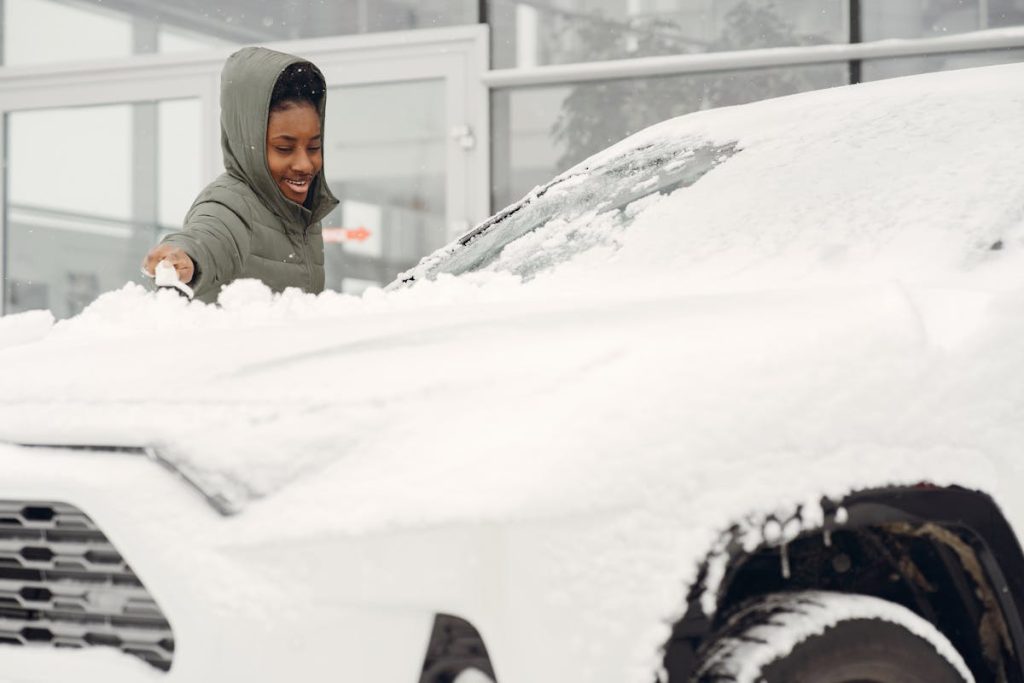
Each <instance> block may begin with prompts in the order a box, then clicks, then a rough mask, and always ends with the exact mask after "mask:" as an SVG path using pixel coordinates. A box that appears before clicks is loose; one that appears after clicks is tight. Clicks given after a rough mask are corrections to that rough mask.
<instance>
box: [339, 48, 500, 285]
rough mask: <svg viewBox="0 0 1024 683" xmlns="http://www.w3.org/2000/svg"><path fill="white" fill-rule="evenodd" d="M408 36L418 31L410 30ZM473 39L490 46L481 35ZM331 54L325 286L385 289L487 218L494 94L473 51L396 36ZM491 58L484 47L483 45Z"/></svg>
mask: <svg viewBox="0 0 1024 683" xmlns="http://www.w3.org/2000/svg"><path fill="white" fill-rule="evenodd" d="M409 35H412V34H409ZM477 35H478V40H477V41H476V42H475V43H474V44H473V47H477V48H483V49H486V46H485V45H484V44H483V42H482V38H483V37H484V36H485V35H486V34H483V33H479V32H478V33H477ZM377 47H378V49H376V50H373V51H370V53H369V54H367V53H366V52H364V51H359V52H353V53H347V54H345V55H339V59H338V60H337V61H333V62H332V61H331V60H330V59H327V60H326V61H325V63H324V64H323V65H322V66H321V68H322V69H323V71H324V74H325V76H326V77H327V80H328V96H327V120H326V121H325V124H324V139H325V142H324V150H325V157H324V169H325V173H326V176H327V181H328V184H329V185H330V187H331V190H332V191H333V192H334V194H335V195H336V196H337V197H338V199H339V200H340V201H341V204H340V205H339V206H338V208H337V209H336V210H335V211H334V212H332V213H331V215H329V216H328V217H327V218H326V219H325V221H324V252H325V253H324V260H325V270H326V286H327V288H328V289H334V290H338V291H343V292H349V293H358V292H361V291H362V290H364V289H366V288H367V287H370V286H383V285H386V284H388V283H389V282H391V281H392V280H394V279H395V276H396V275H398V274H399V273H400V272H402V271H404V270H408V269H409V268H411V267H413V266H414V265H416V263H418V262H419V260H420V259H421V258H423V257H424V256H426V255H427V254H429V253H431V252H433V251H434V250H436V249H438V248H440V247H442V246H444V245H445V244H446V243H447V242H448V241H450V240H451V239H454V238H455V237H457V236H458V235H459V234H460V233H461V232H463V231H464V230H466V229H467V228H468V227H470V225H471V224H472V223H473V222H475V221H479V220H482V219H483V218H485V217H486V214H487V208H488V207H487V196H488V187H487V180H486V177H487V162H486V152H487V144H488V143H487V139H486V138H487V123H486V122H487V118H486V106H487V101H488V100H487V95H486V90H485V88H484V86H483V85H482V84H480V83H479V82H478V81H477V82H472V81H470V80H469V79H470V78H473V75H474V74H477V73H479V71H478V70H479V69H483V68H484V65H483V64H479V63H476V62H475V61H474V60H475V59H476V58H477V54H476V53H475V52H474V51H473V50H472V49H470V50H454V51H452V50H447V49H438V47H439V46H437V45H436V44H435V45H420V46H417V45H409V44H407V43H402V42H395V43H392V44H389V45H378V46H377ZM483 54H484V55H486V53H483Z"/></svg>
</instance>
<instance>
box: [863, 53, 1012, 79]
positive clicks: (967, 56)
mask: <svg viewBox="0 0 1024 683" xmlns="http://www.w3.org/2000/svg"><path fill="white" fill-rule="evenodd" d="M1021 61H1024V50H987V51H982V52H959V53H956V54H949V55H927V56H923V57H900V58H894V59H869V60H865V61H864V62H863V63H862V66H861V79H862V80H864V81H878V80H881V79H883V78H894V77H897V76H912V75H914V74H923V73H930V72H932V71H952V70H953V69H969V68H971V67H975V66H991V65H993V64H1012V63H1016V62H1021Z"/></svg>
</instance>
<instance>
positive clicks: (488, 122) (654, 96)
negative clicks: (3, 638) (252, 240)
mask: <svg viewBox="0 0 1024 683" xmlns="http://www.w3.org/2000/svg"><path fill="white" fill-rule="evenodd" d="M0 19H2V24H0V55H2V59H3V65H2V66H0V115H2V133H3V134H2V135H0V154H2V156H3V159H4V166H3V169H4V183H3V185H2V187H0V200H2V207H3V210H2V214H0V236H2V241H0V275H2V279H0V283H2V284H0V300H2V303H3V309H2V310H3V312H4V313H14V312H19V311H24V310H29V309H34V308H49V309H51V310H53V311H54V313H55V314H56V315H58V316H59V317H65V316H69V315H73V314H75V313H77V312H79V311H80V310H81V309H82V308H83V307H84V306H86V305H88V303H89V302H91V301H92V300H93V299H94V298H95V297H96V296H97V295H99V294H100V293H102V292H104V291H107V290H110V289H114V288H118V287H120V286H122V285H123V284H124V283H125V282H127V281H139V282H141V281H143V278H142V276H141V274H140V272H139V263H140V261H141V258H142V256H143V254H144V253H145V252H146V250H147V249H148V248H149V247H150V246H151V245H153V244H154V243H155V242H156V241H157V240H158V239H159V237H160V235H161V234H163V233H165V232H166V231H169V230H173V229H175V228H177V227H179V226H180V224H181V221H182V218H183V216H184V214H185V212H186V211H187V209H188V208H189V205H190V203H191V201H192V199H193V198H194V196H195V194H196V193H197V192H198V191H199V189H200V188H201V187H202V186H203V185H204V184H205V183H206V182H208V181H209V180H210V179H212V178H213V177H214V176H215V175H216V174H217V173H219V172H220V170H221V165H220V164H221V160H220V145H219V124H218V114H219V112H218V96H219V72H220V67H221V65H222V64H223V61H224V59H225V58H226V57H227V55H229V54H230V53H231V52H232V51H233V50H234V49H236V48H237V47H238V46H240V45H250V44H259V45H266V46H269V47H275V48H278V49H282V50H285V51H289V52H293V53H296V54H300V55H303V56H305V57H308V58H309V59H311V60H313V61H314V62H316V63H317V64H318V65H319V66H320V67H321V68H322V69H323V71H324V73H325V75H326V77H327V79H328V86H329V96H328V118H327V121H326V124H325V136H326V142H325V168H326V171H327V176H328V180H329V183H330V185H331V187H332V189H333V190H334V192H335V194H336V195H337V196H338V197H339V198H340V199H341V200H342V203H341V205H340V206H339V207H338V209H337V210H336V211H335V212H334V213H332V214H331V215H330V216H329V217H328V219H327V220H326V222H325V227H326V230H325V237H326V241H327V244H326V251H327V253H326V268H327V278H328V283H327V285H328V287H329V288H332V289H337V290H342V291H352V292H357V291H360V290H361V289H363V288H365V287H367V286H370V285H380V284H385V283H387V282H389V281H390V280H391V279H392V278H393V277H394V275H395V274H396V273H398V272H400V271H401V270H404V269H406V268H408V267H410V266H412V265H413V264H415V263H416V262H417V261H418V260H419V258H420V257H421V256H423V255H425V254H426V253H429V252H430V251H432V250H434V249H436V248H437V247H439V246H441V245H442V244H444V243H445V242H446V241H448V240H449V239H451V238H452V237H453V236H455V235H457V234H458V233H460V232H462V231H463V230H465V229H467V228H469V227H471V226H472V225H473V224H474V223H475V222H477V221H479V220H481V219H483V218H485V217H486V216H487V215H488V214H490V213H491V212H492V211H494V210H497V209H500V208H501V207H502V206H505V205H507V204H508V203H510V202H512V201H515V200H516V199H518V198H519V197H520V196H522V195H524V194H525V193H527V192H529V190H530V189H531V188H532V187H534V186H535V185H538V184H540V183H542V182H544V181H546V180H547V179H549V178H550V177H551V176H553V175H554V174H555V173H557V172H559V171H562V170H564V169H566V168H568V167H569V166H571V165H573V164H575V163H577V162H579V161H581V160H582V159H584V158H586V157H587V156H589V155H590V154H592V153H594V152H596V151H598V150H600V149H602V148H604V147H605V146H607V145H609V144H611V143H613V142H615V141H617V140H619V139H621V138H622V137H624V136H626V135H628V134H630V133H633V132H635V131H637V130H640V129H641V128H644V127H646V126H648V125H650V124H652V123H656V122H658V121H660V120H663V119H666V118H669V117H672V116H678V115H681V114H685V113H688V112H691V111H696V110H700V109H707V108H711V107H718V106H725V105H730V104H739V103H744V102H750V101H753V100H758V99H763V98H767V97H775V96H779V95H786V94H791V93H796V92H801V91H806V90H813V89H817V88H825V87H831V86H836V85H842V84H847V83H858V82H862V81H871V80H877V79H882V78H891V77H896V76H902V75H909V74H914V73H921V72H928V71H939V70H944V69H955V68H963V67H968V66H979V65H985V64H997V63H1005V62H1013V61H1020V60H1024V0H283V1H282V0H0Z"/></svg>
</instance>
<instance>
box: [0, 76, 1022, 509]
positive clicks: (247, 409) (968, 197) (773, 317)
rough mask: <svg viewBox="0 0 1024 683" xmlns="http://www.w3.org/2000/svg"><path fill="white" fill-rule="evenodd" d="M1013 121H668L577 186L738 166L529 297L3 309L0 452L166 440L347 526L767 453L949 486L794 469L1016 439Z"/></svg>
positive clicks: (948, 108)
mask: <svg viewBox="0 0 1024 683" xmlns="http://www.w3.org/2000/svg"><path fill="white" fill-rule="evenodd" d="M1022 104H1024V68H1022V67H1021V66H1020V65H1015V66H1010V67H997V68H989V69H983V70H972V71H970V72H962V73H954V74H939V75H933V76H926V77H920V78H915V79H903V80H900V81H893V82H886V83H878V84H870V85H866V86H858V87H853V88H843V89H835V90H832V91H826V92H818V93H810V94H806V95H800V96H794V97H790V98H783V99H779V100H773V101H768V102H762V103H757V104H754V105H748V106H744V107H735V108H729V109H724V110H719V111H710V112H702V113H699V114H696V115H692V116H688V117H683V118H681V119H677V120H674V121H670V122H666V123H664V124H661V125H659V126H655V127H653V128H651V129H649V130H647V131H644V132H642V133H639V134H638V135H636V136H634V137H633V138H630V139H629V140H626V141H624V142H623V143H620V144H619V145H616V146H615V147H613V148H611V149H610V150H608V151H607V152H604V153H602V154H599V155H598V156H597V157H595V158H593V159H591V160H588V161H587V162H584V163H583V164H581V165H580V166H579V167H577V168H576V169H573V171H571V172H570V173H572V174H573V177H574V178H575V180H573V182H574V183H579V182H583V181H584V180H585V175H586V169H587V168H588V167H594V166H596V165H600V164H602V163H605V162H606V161H607V160H609V159H613V158H615V157H616V155H621V154H623V153H627V152H629V150H633V149H638V148H641V147H644V146H646V145H649V144H653V143H655V142H657V141H658V140H664V139H666V138H675V137H686V138H690V137H692V138H694V139H703V140H711V141H714V142H718V143H721V144H733V143H735V144H736V146H737V149H738V150H739V151H737V152H736V153H735V154H734V155H733V156H732V157H731V158H729V159H728V160H725V161H724V162H723V163H721V164H720V165H718V166H717V167H715V168H713V169H712V170H710V171H709V172H708V173H707V174H706V175H705V176H704V177H703V178H701V179H700V180H699V181H697V182H696V184H694V185H692V186H690V187H685V188H682V189H680V190H678V191H675V192H673V193H671V194H669V195H667V196H664V197H660V198H658V199H657V200H655V201H644V202H643V203H642V205H641V206H639V207H637V208H635V209H633V213H634V214H635V216H634V217H635V220H634V222H633V224H632V226H631V227H630V228H629V230H628V231H626V233H625V234H624V235H623V237H622V239H621V241H619V242H617V243H616V245H615V247H614V248H608V249H604V248H598V249H597V250H595V251H593V252H590V253H588V254H586V255H585V258H578V259H574V260H572V261H569V262H567V263H565V264H563V265H562V266H561V267H558V268H555V269H554V270H552V271H549V272H547V273H546V274H544V275H543V276H539V277H537V278H535V279H533V280H532V281H530V282H528V283H522V282H520V281H519V279H518V278H516V277H514V276H513V275H510V274H508V273H506V272H503V271H502V270H501V269H500V268H498V269H494V270H488V271H485V272H480V273H471V274H468V275H465V276H462V277H459V278H451V277H441V278H439V279H438V280H437V281H435V282H420V283H418V284H417V285H416V286H413V287H411V288H409V289H405V290H401V291H392V292H386V293H383V292H380V291H379V290H372V291H370V292H368V293H367V294H366V295H364V296H362V297H359V298H357V297H350V296H342V295H337V294H334V293H325V294H323V295H321V296H319V297H312V296H307V295H301V294H298V293H296V292H286V293H285V294H284V295H281V296H271V295H270V293H269V291H268V290H266V289H265V288H263V287H262V286H260V285H258V284H256V283H252V282H240V283H236V284H235V285H233V286H232V287H229V288H227V289H226V290H225V292H224V294H223V296H222V298H221V304H222V306H221V307H219V308H218V307H213V306H204V305H202V304H199V303H192V304H186V303H185V302H184V301H183V300H181V299H179V298H177V297H176V295H173V294H168V293H165V292H161V293H156V294H153V293H147V292H145V291H144V290H143V289H141V288H140V287H137V286H131V285H129V286H126V287H125V288H124V289H123V290H120V291H117V292H113V293H110V294H108V295H105V296H104V297H101V298H100V299H99V300H98V301H97V302H96V303H94V304H93V305H92V306H91V307H90V308H89V309H87V311H86V312H85V313H84V314H82V315H81V316H79V317H78V318H75V319H72V320H69V321H62V322H59V323H57V324H56V325H52V326H51V321H50V320H49V319H48V318H46V316H45V315H36V316H34V317H29V316H26V317H21V316H15V317H13V318H8V319H5V320H4V321H3V323H2V324H0V347H3V346H7V347H8V348H6V349H5V350H0V373H2V374H0V376H2V377H3V380H2V384H0V440H4V439H6V440H10V441H16V442H42V443H50V444H52V443H59V442H67V443H92V444H103V443H113V444H121V445H132V444H147V445H155V446H157V447H158V448H160V449H161V452H162V453H164V454H165V456H166V457H168V458H170V459H172V460H177V461H178V462H181V463H183V464H185V465H187V466H189V468H190V469H192V470H196V471H199V472H204V473H206V476H207V477H208V478H209V479H210V481H212V482H213V483H214V485H216V486H217V487H219V488H221V489H224V490H226V491H228V492H229V493H230V495H231V497H232V498H233V499H236V500H239V501H242V502H244V501H248V500H255V499H268V498H274V497H278V498H294V499H295V500H294V501H293V502H294V503H296V504H302V501H303V500H304V499H306V500H320V499H322V497H323V496H328V495H330V498H331V499H336V498H337V497H338V496H341V497H342V500H343V502H342V503H338V504H340V505H344V506H345V508H346V514H345V515H339V516H338V517H337V518H333V519H332V520H331V522H330V523H331V524H337V525H342V526H345V525H347V526H348V527H350V528H360V527H361V526H371V527H372V526H376V525H381V524H383V525H387V524H394V523H399V524H403V523H421V522H423V521H424V520H428V519H429V520H433V521H437V520H443V519H447V518H453V517H457V518H466V517H470V518H479V517H488V516H497V517H500V516H502V515H508V514H540V513H541V512H542V511H544V510H547V511H559V510H561V511H565V510H574V509H580V508H587V507H588V506H591V505H593V504H594V501H597V500H600V501H602V504H618V503H619V502H621V503H623V504H630V501H636V500H644V499H645V498H646V497H647V492H646V488H645V487H646V486H647V484H645V482H647V479H645V477H647V476H649V477H651V478H652V479H657V480H659V481H660V480H663V479H664V478H663V477H662V476H661V475H659V474H658V472H659V470H660V469H663V468H664V467H666V465H667V464H668V463H672V464H673V466H674V467H676V468H678V469H679V470H680V472H682V473H683V474H681V475H680V476H684V475H685V478H686V479H687V480H688V481H689V480H693V481H703V482H704V483H705V484H706V485H709V486H715V485H717V484H721V482H723V481H726V480H728V479H729V476H730V475H731V474H734V473H735V468H740V469H741V470H743V471H747V465H746V464H742V463H748V462H749V463H751V464H752V466H756V465H757V464H758V463H760V464H761V465H767V464H768V463H769V462H770V461H771V460H772V459H774V458H776V457H777V458H778V459H780V461H782V462H793V463H800V464H799V465H794V467H795V468H796V470H799V475H794V476H791V477H789V481H790V483H792V482H793V481H804V477H806V476H809V475H808V473H809V472H815V473H816V476H820V477H821V478H820V479H818V480H814V481H815V482H816V485H818V486H819V488H821V489H824V488H829V486H834V485H835V482H838V481H840V480H842V481H844V482H848V483H851V484H852V483H855V481H863V482H868V481H870V482H872V483H879V482H884V481H897V480H901V479H905V478H906V477H913V478H914V480H915V481H916V480H918V479H920V478H921V477H922V475H923V474H925V473H929V472H930V473H931V474H932V475H933V478H935V479H944V480H951V476H952V470H950V469H948V468H947V466H946V464H944V463H948V462H950V461H947V460H944V459H942V458H936V459H935V462H934V463H933V464H932V465H931V466H929V467H928V468H926V469H924V470H920V469H914V468H915V467H916V465H917V464H920V463H918V462H917V460H916V459H913V458H912V459H910V460H908V461H907V462H908V463H914V465H913V466H911V465H910V464H906V463H903V462H902V461H901V462H890V460H891V459H888V460H886V463H887V464H886V465H885V466H882V467H876V468H874V469H873V470H872V471H871V475H872V476H870V477H864V478H860V479H857V478H856V477H849V476H844V477H837V478H836V479H835V480H834V481H833V483H832V484H829V483H828V482H829V481H831V480H829V478H828V477H827V476H824V474H823V473H821V472H819V471H818V470H817V469H815V468H811V469H807V468H806V464H807V462H808V461H815V460H816V458H818V457H824V456H821V455H820V454H822V453H829V452H836V451H838V450H842V451H844V452H849V451H848V449H849V448H851V444H861V446H862V447H863V448H864V449H865V452H871V453H882V452H886V451H887V449H896V450H902V449H913V448H917V447H920V452H932V451H933V450H934V449H939V450H949V446H948V445H949V444H968V445H967V446H965V448H966V451H965V452H974V450H975V449H978V448H981V446H979V443H983V442H985V443H987V441H986V440H987V439H989V437H992V436H993V434H994V433H995V431H998V429H1004V428H1005V429H1009V431H1011V432H1012V431H1013V430H1014V429H1016V428H1009V427H1006V426H1005V425H998V429H996V426H995V425H996V422H993V421H997V420H998V419H999V416H1000V415H1003V414H1004V413H1005V411H1007V410H1010V409H1011V408H1012V407H1013V405H1014V404H1013V403H1012V402H1011V398H1012V396H1013V392H1014V391H1015V390H1016V385H1015V384H1014V383H1013V380H1012V378H1013V377H1020V376H1022V375H1021V374H1020V372H1018V371H1016V370H1013V371H1012V372H1011V368H1012V367H1013V366H1014V364H1015V363H1016V362H1017V356H1018V353H1017V352H1016V351H1015V350H1012V349H1011V351H1012V352H1011V353H1007V354H1004V355H1002V356H998V357H997V358H989V357H986V356H981V355H978V354H979V351H977V349H981V348H985V345H990V346H993V347H998V348H1000V349H1002V345H1005V344H1007V343H1008V341H1009V337H1006V336H1005V334H1009V332H1006V331H1005V330H1007V329H1010V327H1012V325H1011V324H1010V323H1005V325H1006V326H1007V327H1005V328H1001V327H1000V324H1003V323H1004V321H1002V320H1001V319H1000V318H999V315H1002V313H1001V312H1002V311H1005V310H1015V307H1016V306H1017V303H1016V297H1017V294H1016V291H1017V290H1019V288H1020V285H1021V282H1022V276H1021V275H1020V274H1021V273H1024V268H1022V266H1024V263H1022V260H1024V257H1022V254H1024V249H1022V248H1021V246H1022V244H1021V236H1020V230H1021V226H1022V220H1021V217H1022V214H1024V208H1022V207H1024V185H1022V184H1021V182H1020V178H1022V177H1024V172H1022V171H1024V150H1022V149H1020V147H1021V145H1024V119H1022V118H1021V117H1020V116H1019V111H1020V110H1021V105H1022ZM581 220H585V217H584V218H581ZM561 227H564V226H561ZM540 229H541V230H557V229H561V228H560V227H559V226H557V225H555V226H547V225H545V226H541V228H540ZM527 237H529V238H530V239H534V240H536V241H537V243H538V244H540V245H543V243H544V241H543V240H538V239H537V237H536V236H532V237H531V236H527ZM997 244H998V245H999V246H998V248H995V246H996V245H997ZM499 262H500V259H499ZM993 311H999V312H1000V313H999V314H993V313H992V312H993ZM5 329H6V335H5ZM1013 333H1014V334H1016V330H1015V329H1014V332H1013ZM5 338H6V340H7V341H5ZM33 339H36V340H37V341H34V342H33V341H32V340H33ZM999 363H1001V364H1002V365H1000V366H999V368H998V369H996V367H995V366H996V365H997V364H999ZM986 373H991V378H992V380H993V382H995V383H996V384H997V385H999V387H1001V388H997V389H996V390H993V391H991V392H986V393H981V394H979V392H978V391H976V390H975V388H974V383H975V382H976V381H980V379H981V378H982V377H987V376H988V375H987V374H986ZM957 382H960V383H965V384H966V385H967V387H966V389H965V390H964V391H962V392H960V393H959V394H957V392H951V391H950V389H949V387H948V386H946V384H944V383H952V384H953V385H955V384H956V383H957ZM970 400H981V402H982V404H986V405H987V404H993V403H994V404H997V405H998V406H999V409H996V410H994V411H993V412H991V413H988V414H985V415H984V416H979V417H978V419H979V420H980V421H982V422H983V423H985V424H987V425H992V430H986V429H981V430H979V431H977V432H974V431H968V430H967V429H966V426H965V425H966V424H967V423H965V422H964V419H965V418H968V417H970V416H975V415H976V413H977V404H972V403H970V402H969V401H970ZM1000 401H1002V402H1003V403H1000ZM921 406H929V409H930V410H932V411H933V413H931V412H929V413H922V412H920V411H921V410H924V408H921ZM1001 411H1002V412H1001ZM993 430H995V431H993ZM968 437H969V438H968ZM997 441H998V439H997ZM999 443H1000V444H1001V443H1002V442H1001V441H1000V442H999ZM989 447H992V448H994V449H995V450H994V451H993V452H995V453H1001V452H1002V451H1001V450H1000V449H1001V448H1002V446H998V447H996V446H995V445H993V444H991V443H990V444H989V445H988V446H985V448H986V449H987V448H989ZM751 453H759V454H761V456H760V457H761V458H762V460H758V458H757V457H755V458H754V459H753V460H748V458H750V457H751V456H750V454H751ZM999 457H1003V456H999ZM680 462H684V463H685V466H680V465H679V463H680ZM961 464H962V463H961ZM782 469H783V470H785V469H786V468H785V467H784V468H782ZM956 469H957V471H959V470H961V469H963V468H962V467H958V468H956ZM983 471H985V467H984V466H983V465H979V467H977V468H974V470H973V474H972V473H967V474H965V476H967V477H971V476H974V474H977V473H979V472H983ZM766 476H767V475H766ZM806 481H807V482H808V483H812V482H811V480H806ZM424 482H429V486H425V485H424ZM623 482H633V483H634V484H635V485H631V486H623V485H622V483H623ZM648 483H650V482H648ZM677 483H678V482H677ZM289 484H291V486H288V485H289ZM317 491H319V494H317V495H314V494H315V492H317ZM304 497H306V498H304ZM720 523H722V522H720Z"/></svg>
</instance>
